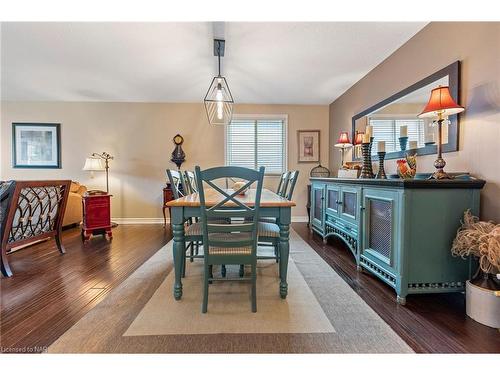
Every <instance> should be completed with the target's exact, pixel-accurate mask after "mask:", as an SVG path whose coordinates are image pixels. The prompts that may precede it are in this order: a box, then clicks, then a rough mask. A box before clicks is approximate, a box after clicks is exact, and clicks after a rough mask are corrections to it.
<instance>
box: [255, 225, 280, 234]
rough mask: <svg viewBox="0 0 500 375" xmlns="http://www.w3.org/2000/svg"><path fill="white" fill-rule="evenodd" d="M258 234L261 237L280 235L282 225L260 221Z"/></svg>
mask: <svg viewBox="0 0 500 375" xmlns="http://www.w3.org/2000/svg"><path fill="white" fill-rule="evenodd" d="M258 235H259V237H279V236H280V227H279V226H278V225H277V224H273V223H262V222H259V226H258Z"/></svg>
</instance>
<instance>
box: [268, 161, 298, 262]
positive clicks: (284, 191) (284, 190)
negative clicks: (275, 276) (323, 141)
mask: <svg viewBox="0 0 500 375" xmlns="http://www.w3.org/2000/svg"><path fill="white" fill-rule="evenodd" d="M283 177H284V181H283ZM298 177H299V171H291V172H286V173H284V174H283V175H282V178H281V179H280V186H278V191H280V193H281V194H278V195H281V196H282V197H284V198H286V199H288V200H292V196H293V191H294V190H295V184H296V183H297V179H298ZM258 236H259V245H263V246H266V245H267V246H272V247H273V248H274V257H273V256H258V258H259V259H275V260H276V263H278V262H279V237H280V228H279V226H278V225H277V224H276V219H275V218H270V217H263V218H261V219H260V220H259V231H258Z"/></svg>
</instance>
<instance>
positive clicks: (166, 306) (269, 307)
mask: <svg viewBox="0 0 500 375" xmlns="http://www.w3.org/2000/svg"><path fill="white" fill-rule="evenodd" d="M217 271H218V268H215V269H214V273H218V272H217ZM238 272H239V267H238V266H227V275H226V277H227V278H231V279H238ZM246 272H247V275H248V274H249V272H250V270H247V271H246ZM216 276H218V278H220V275H217V274H216ZM202 280H203V261H201V260H200V261H197V262H193V263H191V264H188V267H187V274H186V277H185V278H184V279H183V282H182V285H183V291H184V293H183V296H182V300H180V301H174V300H173V297H172V288H173V284H174V273H173V272H170V274H169V275H168V277H167V278H166V280H165V281H164V282H163V283H162V284H161V285H160V287H159V288H158V290H157V291H156V292H155V294H154V295H153V297H152V298H151V299H150V300H149V302H148V303H147V304H146V306H145V307H144V308H143V310H142V311H141V313H140V314H139V315H138V317H137V318H136V319H135V320H134V321H133V322H132V325H131V326H130V327H129V328H128V329H127V331H126V332H125V334H124V335H125V336H142V335H169V334H215V333H321V332H324V333H326V332H335V329H334V328H333V326H332V324H331V323H330V321H329V320H328V318H327V317H326V315H325V313H324V312H323V309H322V308H321V306H320V305H319V303H318V301H317V300H316V298H315V297H314V294H313V293H312V291H311V289H310V288H309V286H308V285H307V283H306V282H305V280H304V278H303V277H302V274H301V273H300V272H299V271H298V270H297V267H296V266H295V264H294V262H293V261H290V262H289V267H288V278H287V280H288V287H289V289H290V290H291V291H293V293H290V295H289V296H288V297H287V299H281V298H280V296H279V278H278V264H277V263H276V262H274V261H272V260H271V261H269V260H268V261H260V262H259V263H258V267H257V313H252V312H251V308H250V292H251V284H250V282H233V281H215V282H214V283H213V284H212V285H210V286H209V294H208V295H209V298H208V312H207V313H206V314H201V313H200V311H201V301H202V285H203V284H202Z"/></svg>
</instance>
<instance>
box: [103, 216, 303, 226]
mask: <svg viewBox="0 0 500 375" xmlns="http://www.w3.org/2000/svg"><path fill="white" fill-rule="evenodd" d="M111 221H113V222H115V223H117V224H120V225H126V224H163V218H162V217H113V218H112V219H111ZM307 221H308V220H307V216H292V223H307ZM167 223H170V218H169V217H167Z"/></svg>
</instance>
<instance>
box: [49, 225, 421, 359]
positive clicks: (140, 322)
mask: <svg viewBox="0 0 500 375" xmlns="http://www.w3.org/2000/svg"><path fill="white" fill-rule="evenodd" d="M290 237H291V238H290V263H289V279H288V281H289V295H288V297H287V299H286V300H281V299H280V298H279V295H278V281H277V266H276V264H275V263H273V261H269V260H268V261H261V262H259V277H258V280H259V284H258V288H257V295H258V300H257V309H258V311H257V313H255V314H252V313H251V312H250V297H249V296H250V294H249V292H250V287H249V284H245V283H241V282H224V283H222V282H221V283H219V282H215V283H214V284H213V285H212V286H211V287H210V295H209V307H208V309H209V310H208V313H207V314H201V288H200V284H201V261H200V260H197V261H195V262H194V263H188V265H187V275H186V278H185V279H183V286H184V296H183V299H182V300H181V301H175V300H174V298H173V296H172V282H173V269H172V267H173V264H172V263H173V262H172V241H171V242H169V243H168V244H167V245H166V246H164V247H163V248H162V249H160V250H159V251H158V252H157V253H156V254H155V255H154V256H153V257H151V258H150V259H149V260H148V261H146V262H145V263H144V264H143V265H142V266H141V267H140V268H139V269H137V270H136V271H135V272H134V273H133V274H132V275H131V276H130V277H129V278H128V279H127V280H125V281H124V282H123V283H122V284H121V285H120V286H119V287H117V288H116V289H115V290H113V291H112V292H111V293H110V294H109V295H108V297H107V298H106V299H104V300H103V301H102V302H101V303H100V304H99V305H97V306H96V307H95V308H94V309H93V310H91V311H90V312H89V313H88V314H87V315H85V316H84V317H83V318H82V319H81V320H80V321H79V322H77V323H76V324H75V325H74V326H73V327H72V328H70V329H69V330H68V331H67V332H66V333H64V334H63V335H62V336H61V337H60V338H59V339H58V340H57V341H56V342H54V343H53V344H52V345H51V346H50V347H49V349H48V352H49V353H411V352H412V350H411V348H410V347H409V346H408V345H407V344H406V343H405V342H404V341H403V340H402V339H401V338H400V337H399V336H398V335H397V334H396V333H395V332H394V331H393V330H392V329H391V328H390V327H389V326H388V325H387V324H386V323H385V322H384V321H383V320H382V319H381V318H380V317H379V316H378V315H377V314H376V313H375V312H374V311H373V310H372V309H371V308H370V307H369V306H368V305H367V304H366V303H365V302H364V301H363V300H362V299H361V298H360V297H359V296H358V295H357V294H356V293H355V292H354V291H353V290H352V289H351V288H350V287H349V285H347V283H345V282H344V281H343V280H342V278H341V277H340V276H339V275H337V274H336V273H335V271H334V270H333V269H332V268H331V267H330V266H329V265H328V264H326V263H325V262H324V261H323V260H322V259H321V257H320V256H319V255H318V254H317V253H316V252H315V251H314V250H313V249H312V248H311V247H310V246H309V245H308V244H307V243H306V242H305V241H304V240H302V238H300V236H298V235H297V234H296V233H295V232H294V231H293V230H291V231H290ZM229 272H237V270H230V271H229Z"/></svg>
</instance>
